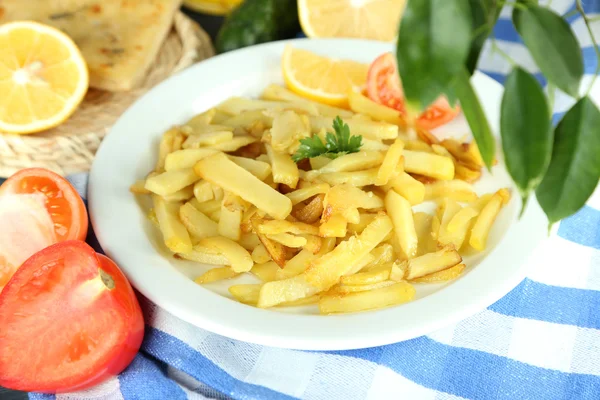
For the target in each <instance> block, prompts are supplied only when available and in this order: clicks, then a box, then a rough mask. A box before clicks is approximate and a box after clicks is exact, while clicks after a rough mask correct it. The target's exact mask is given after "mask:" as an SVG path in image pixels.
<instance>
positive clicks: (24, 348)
mask: <svg viewBox="0 0 600 400" xmlns="http://www.w3.org/2000/svg"><path fill="white" fill-rule="evenodd" d="M0 326H1V327H2V329H0V386H5V387H8V388H11V389H16V390H23V391H37V392H50V393H54V392H71V391H75V390H82V389H85V388H87V387H90V386H94V385H97V384H99V383H101V382H102V381H104V380H106V379H107V378H109V377H110V376H114V375H116V374H118V373H120V372H121V371H122V370H123V369H125V367H126V366H127V365H129V363H130V362H131V361H132V360H133V358H134V357H135V355H136V353H137V351H138V349H139V347H140V344H141V342H142V337H143V335H144V321H143V317H142V312H141V310H140V306H139V303H138V301H137V299H136V297H135V294H134V292H133V289H132V288H131V286H130V285H129V282H128V281H127V279H126V278H125V276H124V275H123V273H122V272H121V271H120V270H119V268H118V267H117V266H116V265H115V263H114V262H112V261H111V260H109V259H108V258H106V257H104V256H102V255H99V254H96V253H95V252H94V250H93V249H92V248H91V247H90V246H88V245H87V244H85V243H84V242H81V241H66V242H61V243H57V244H54V245H52V246H50V247H47V248H45V249H44V250H42V251H40V252H38V253H36V254H34V255H33V256H32V257H31V258H29V259H28V260H27V261H25V263H23V265H22V266H21V268H19V270H18V271H17V272H16V273H15V275H14V276H13V278H12V279H11V280H10V282H9V283H8V285H6V287H5V288H4V291H3V292H2V293H1V294H0Z"/></svg>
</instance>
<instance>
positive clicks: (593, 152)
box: [535, 97, 600, 224]
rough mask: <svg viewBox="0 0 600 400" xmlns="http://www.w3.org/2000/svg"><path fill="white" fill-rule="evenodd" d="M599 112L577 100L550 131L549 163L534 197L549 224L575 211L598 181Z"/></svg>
mask: <svg viewBox="0 0 600 400" xmlns="http://www.w3.org/2000/svg"><path fill="white" fill-rule="evenodd" d="M599 154H600V111H598V108H597V107H596V105H595V104H594V103H593V102H592V101H591V100H590V99H589V98H588V97H584V98H582V99H580V100H579V101H578V102H577V103H576V104H575V105H574V106H573V107H572V108H571V109H570V110H569V111H567V113H566V114H565V115H564V116H563V118H562V120H561V121H560V122H559V123H558V125H557V127H556V129H555V131H554V147H553V149H552V160H551V161H550V165H549V166H548V170H547V171H546V176H544V179H543V180H542V183H541V184H540V186H538V188H537V190H536V192H535V194H536V196H537V199H538V202H539V203H540V205H541V206H542V209H543V210H544V212H545V213H546V215H547V216H548V220H549V221H550V224H553V223H554V222H557V221H560V220H561V219H563V218H566V217H568V216H570V215H572V214H574V213H575V212H577V210H579V209H580V208H581V207H583V206H584V205H585V202H586V201H587V199H588V198H589V197H590V196H591V195H592V193H593V192H594V189H595V188H596V185H597V184H598V179H600V157H598V155H599Z"/></svg>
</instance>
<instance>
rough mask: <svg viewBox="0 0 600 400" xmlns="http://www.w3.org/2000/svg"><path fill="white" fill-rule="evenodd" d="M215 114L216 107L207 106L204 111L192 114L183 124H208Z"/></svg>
mask: <svg viewBox="0 0 600 400" xmlns="http://www.w3.org/2000/svg"><path fill="white" fill-rule="evenodd" d="M216 114H217V109H216V108H209V109H208V110H206V111H203V112H201V113H200V114H196V115H194V116H193V117H192V118H191V119H190V120H189V121H188V122H186V123H185V125H188V126H196V125H200V126H202V125H208V124H210V123H212V121H213V119H214V117H215V115H216Z"/></svg>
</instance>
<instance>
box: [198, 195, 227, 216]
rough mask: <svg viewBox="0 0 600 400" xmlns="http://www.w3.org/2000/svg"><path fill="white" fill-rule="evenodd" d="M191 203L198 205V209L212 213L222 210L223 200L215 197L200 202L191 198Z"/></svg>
mask: <svg viewBox="0 0 600 400" xmlns="http://www.w3.org/2000/svg"><path fill="white" fill-rule="evenodd" d="M194 200H196V201H194ZM190 204H192V205H193V206H194V207H196V209H197V210H198V211H200V212H201V213H203V214H206V215H210V214H213V213H215V212H217V211H220V210H221V202H220V201H219V200H214V199H213V200H209V201H205V202H203V203H200V202H199V201H197V199H195V198H194V199H192V200H190Z"/></svg>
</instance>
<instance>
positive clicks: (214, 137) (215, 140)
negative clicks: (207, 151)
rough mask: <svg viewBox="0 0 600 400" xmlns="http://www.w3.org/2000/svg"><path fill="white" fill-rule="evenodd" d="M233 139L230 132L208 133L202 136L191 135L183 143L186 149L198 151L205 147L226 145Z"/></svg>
mask: <svg viewBox="0 0 600 400" xmlns="http://www.w3.org/2000/svg"><path fill="white" fill-rule="evenodd" d="M232 139H233V132H232V131H230V130H225V131H214V132H206V133H203V134H201V135H190V136H188V137H187V139H185V142H183V145H182V147H183V148H184V149H198V148H201V147H205V146H215V145H218V144H219V143H225V142H227V141H230V140H232Z"/></svg>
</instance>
